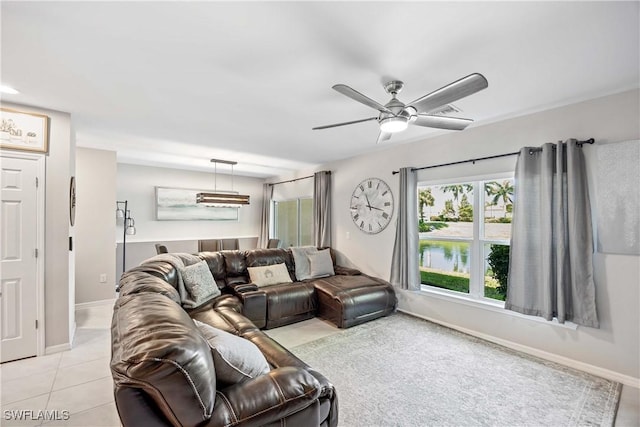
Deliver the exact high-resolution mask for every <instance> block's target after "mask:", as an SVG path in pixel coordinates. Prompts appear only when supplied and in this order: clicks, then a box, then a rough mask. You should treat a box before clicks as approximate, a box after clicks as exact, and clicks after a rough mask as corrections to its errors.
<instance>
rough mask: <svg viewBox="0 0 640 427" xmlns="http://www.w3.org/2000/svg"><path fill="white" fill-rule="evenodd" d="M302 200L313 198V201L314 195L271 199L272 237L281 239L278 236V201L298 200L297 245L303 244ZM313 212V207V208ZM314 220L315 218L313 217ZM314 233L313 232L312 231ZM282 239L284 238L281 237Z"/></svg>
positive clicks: (270, 228) (270, 230)
mask: <svg viewBox="0 0 640 427" xmlns="http://www.w3.org/2000/svg"><path fill="white" fill-rule="evenodd" d="M302 200H311V202H312V203H313V197H311V196H301V197H294V198H291V199H282V200H271V206H270V215H269V218H270V221H269V222H270V224H269V236H271V237H272V238H275V239H281V238H280V237H278V219H277V214H278V207H277V204H278V203H287V202H294V201H295V202H296V246H301V245H302V243H301V241H300V238H301V235H302V221H301V218H302V216H301V215H302V209H301V207H302V203H301V202H302ZM312 212H313V209H312ZM312 222H313V219H312ZM312 234H313V232H312ZM281 240H282V239H281Z"/></svg>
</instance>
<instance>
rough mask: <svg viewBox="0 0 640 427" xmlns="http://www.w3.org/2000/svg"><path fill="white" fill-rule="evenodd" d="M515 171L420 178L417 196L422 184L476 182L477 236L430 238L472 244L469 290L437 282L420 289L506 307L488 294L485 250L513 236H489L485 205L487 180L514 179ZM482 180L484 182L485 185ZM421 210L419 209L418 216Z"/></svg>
mask: <svg viewBox="0 0 640 427" xmlns="http://www.w3.org/2000/svg"><path fill="white" fill-rule="evenodd" d="M514 177H515V175H514V172H500V173H495V174H484V175H476V176H469V177H458V178H447V179H438V180H424V181H420V180H419V181H418V183H417V187H418V189H417V191H416V195H415V197H416V199H417V198H418V191H419V189H420V188H425V187H434V186H444V185H453V184H467V183H468V184H472V185H473V202H472V203H473V237H472V238H466V237H436V236H434V237H429V238H428V240H433V241H443V242H465V243H468V244H469V256H470V264H469V292H468V293H465V292H457V291H453V290H450V289H444V288H439V287H437V286H431V285H426V284H423V283H420V291H421V292H427V293H434V294H438V295H446V296H451V297H454V298H462V299H466V300H471V301H476V302H479V303H482V304H489V305H491V306H494V307H495V306H499V307H504V301H500V300H497V299H494V298H489V297H486V296H484V287H485V285H484V263H485V256H484V255H485V254H484V247H485V245H487V244H500V245H508V246H510V241H509V240H500V239H487V238H485V237H484V232H485V217H484V214H485V212H484V205H485V202H486V194H485V191H484V184H486V183H487V182H490V181H497V180H506V179H514ZM481 184H482V186H481ZM418 215H419V213H418V212H416V216H418Z"/></svg>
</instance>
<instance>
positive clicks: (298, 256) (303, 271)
mask: <svg viewBox="0 0 640 427" xmlns="http://www.w3.org/2000/svg"><path fill="white" fill-rule="evenodd" d="M317 252H318V248H316V247H315V246H297V247H292V248H291V254H292V255H293V260H294V262H295V263H296V279H298V280H306V279H310V278H311V274H309V271H310V270H309V258H308V256H309V255H310V254H314V253H317Z"/></svg>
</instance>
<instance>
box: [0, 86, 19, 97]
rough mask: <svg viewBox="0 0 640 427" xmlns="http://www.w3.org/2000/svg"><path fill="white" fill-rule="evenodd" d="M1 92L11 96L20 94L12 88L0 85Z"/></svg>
mask: <svg viewBox="0 0 640 427" xmlns="http://www.w3.org/2000/svg"><path fill="white" fill-rule="evenodd" d="M0 92H2V93H7V94H9V95H17V94H19V93H20V92H18V91H17V90H15V89H14V88H12V87H11V86H5V85H0Z"/></svg>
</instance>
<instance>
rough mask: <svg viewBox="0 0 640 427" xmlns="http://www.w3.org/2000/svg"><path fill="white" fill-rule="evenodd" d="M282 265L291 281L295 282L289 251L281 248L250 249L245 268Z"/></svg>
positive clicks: (293, 266) (293, 264)
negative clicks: (284, 266) (285, 267)
mask: <svg viewBox="0 0 640 427" xmlns="http://www.w3.org/2000/svg"><path fill="white" fill-rule="evenodd" d="M282 263H284V264H285V265H286V266H287V270H288V271H289V276H291V280H296V276H295V263H294V262H293V256H292V255H291V251H290V250H288V249H283V248H271V249H252V250H250V251H247V267H262V266H265V265H274V264H282Z"/></svg>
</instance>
